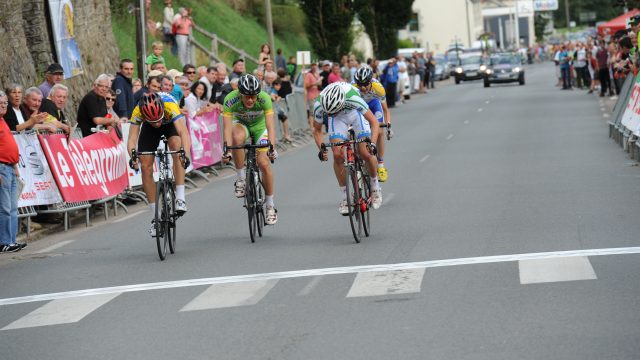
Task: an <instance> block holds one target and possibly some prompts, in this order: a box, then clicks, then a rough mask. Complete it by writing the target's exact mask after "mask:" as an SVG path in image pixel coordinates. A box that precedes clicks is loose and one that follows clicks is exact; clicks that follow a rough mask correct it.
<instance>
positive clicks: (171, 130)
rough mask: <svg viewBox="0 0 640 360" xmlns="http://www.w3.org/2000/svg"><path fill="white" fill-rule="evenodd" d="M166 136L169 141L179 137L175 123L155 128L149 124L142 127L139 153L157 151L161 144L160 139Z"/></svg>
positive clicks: (139, 137) (139, 138)
mask: <svg viewBox="0 0 640 360" xmlns="http://www.w3.org/2000/svg"><path fill="white" fill-rule="evenodd" d="M162 135H164V136H165V137H166V138H167V140H168V139H169V138H170V137H172V136H178V130H176V126H175V125H174V124H173V123H168V124H164V125H162V126H160V127H159V128H155V127H153V126H151V125H149V124H147V123H146V122H145V123H142V125H140V135H139V136H138V151H139V152H147V151H156V149H157V148H158V145H159V144H160V137H161V136H162Z"/></svg>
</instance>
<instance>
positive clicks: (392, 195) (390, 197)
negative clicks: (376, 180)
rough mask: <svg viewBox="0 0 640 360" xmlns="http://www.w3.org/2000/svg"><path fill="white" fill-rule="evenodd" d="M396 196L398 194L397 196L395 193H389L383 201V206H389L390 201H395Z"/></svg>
mask: <svg viewBox="0 0 640 360" xmlns="http://www.w3.org/2000/svg"><path fill="white" fill-rule="evenodd" d="M394 196H396V194H395V193H389V194H388V195H386V196H385V197H384V200H382V204H383V205H384V204H388V203H389V201H391V199H393V197H394Z"/></svg>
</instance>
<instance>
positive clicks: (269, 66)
mask: <svg viewBox="0 0 640 360" xmlns="http://www.w3.org/2000/svg"><path fill="white" fill-rule="evenodd" d="M267 73H272V74H274V75H276V72H275V70H273V61H271V60H267V61H265V63H264V74H265V75H267Z"/></svg>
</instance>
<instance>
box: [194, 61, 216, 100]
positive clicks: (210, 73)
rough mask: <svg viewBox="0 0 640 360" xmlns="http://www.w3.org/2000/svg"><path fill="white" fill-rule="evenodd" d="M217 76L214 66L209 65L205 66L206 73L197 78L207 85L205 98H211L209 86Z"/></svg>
mask: <svg viewBox="0 0 640 360" xmlns="http://www.w3.org/2000/svg"><path fill="white" fill-rule="evenodd" d="M217 77H218V70H217V69H216V68H215V67H214V66H210V67H208V68H207V73H206V75H205V76H203V77H201V78H200V80H198V81H200V82H201V83H203V84H204V85H205V86H206V87H207V91H206V94H205V96H206V97H207V99H210V98H211V86H212V84H213V83H214V82H215V81H216V79H217ZM192 92H193V91H192Z"/></svg>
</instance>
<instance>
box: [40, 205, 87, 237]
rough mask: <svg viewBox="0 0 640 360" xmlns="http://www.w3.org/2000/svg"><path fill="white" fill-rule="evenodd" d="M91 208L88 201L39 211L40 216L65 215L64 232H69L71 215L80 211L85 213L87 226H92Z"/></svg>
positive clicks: (52, 206)
mask: <svg viewBox="0 0 640 360" xmlns="http://www.w3.org/2000/svg"><path fill="white" fill-rule="evenodd" d="M90 208H91V204H90V203H89V202H88V201H80V202H72V203H68V202H61V203H57V204H53V205H49V206H48V209H46V210H38V211H37V212H38V214H63V215H64V231H67V230H69V213H70V212H73V211H78V210H84V211H85V225H86V226H87V227H88V226H89V225H90V220H89V216H90Z"/></svg>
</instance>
